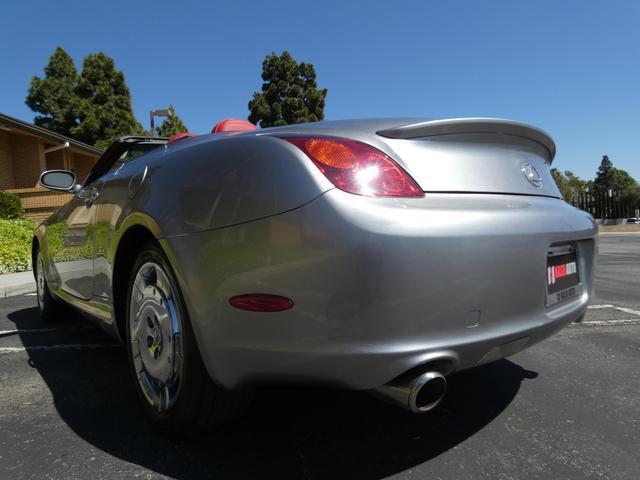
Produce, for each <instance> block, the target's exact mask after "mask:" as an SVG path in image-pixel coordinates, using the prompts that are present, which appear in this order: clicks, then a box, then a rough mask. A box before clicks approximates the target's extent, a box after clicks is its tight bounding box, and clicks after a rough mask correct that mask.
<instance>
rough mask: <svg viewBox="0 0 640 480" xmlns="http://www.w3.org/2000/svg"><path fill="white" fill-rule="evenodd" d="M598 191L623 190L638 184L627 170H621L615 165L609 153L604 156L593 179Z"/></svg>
mask: <svg viewBox="0 0 640 480" xmlns="http://www.w3.org/2000/svg"><path fill="white" fill-rule="evenodd" d="M593 183H594V186H595V188H596V190H597V191H600V192H607V191H609V190H613V191H614V192H622V191H623V190H625V189H627V188H629V187H632V186H634V185H636V184H637V182H636V181H635V180H634V178H633V177H632V176H631V175H629V174H628V173H627V172H626V171H624V170H620V169H618V168H616V167H614V166H613V162H612V161H611V160H609V157H608V156H607V155H603V156H602V161H601V162H600V166H599V167H598V173H597V174H596V178H595V180H594V181H593Z"/></svg>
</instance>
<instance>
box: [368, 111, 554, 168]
mask: <svg viewBox="0 0 640 480" xmlns="http://www.w3.org/2000/svg"><path fill="white" fill-rule="evenodd" d="M376 133H377V134H378V135H380V136H382V137H387V138H399V139H409V138H422V137H435V136H438V135H452V134H456V133H493V134H498V135H512V136H515V137H523V138H527V139H529V140H533V141H534V142H536V143H539V144H540V145H542V146H543V147H544V148H546V149H547V151H548V152H549V155H550V160H553V157H555V155H556V144H555V143H554V142H553V140H552V139H551V137H550V136H549V135H548V134H547V133H546V132H544V131H543V130H540V129H539V128H536V127H533V126H531V125H527V124H526V123H521V122H516V121H513V120H502V119H496V118H452V119H448V120H429V121H426V122H419V123H412V124H409V125H402V126H399V127H394V128H387V129H384V130H380V131H378V132H376Z"/></svg>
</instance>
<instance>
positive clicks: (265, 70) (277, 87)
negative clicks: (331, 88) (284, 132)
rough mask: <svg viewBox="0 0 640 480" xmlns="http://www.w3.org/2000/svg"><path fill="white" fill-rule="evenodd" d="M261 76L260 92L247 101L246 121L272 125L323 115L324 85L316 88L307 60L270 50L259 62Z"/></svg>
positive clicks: (306, 120)
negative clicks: (247, 113)
mask: <svg viewBox="0 0 640 480" xmlns="http://www.w3.org/2000/svg"><path fill="white" fill-rule="evenodd" d="M262 80H264V83H263V84H262V92H260V93H259V92H255V93H254V94H253V99H252V100H251V101H250V102H249V111H250V114H249V121H250V122H252V123H255V124H258V123H259V124H260V126H261V127H273V126H279V125H289V124H293V123H303V122H317V121H318V120H322V119H323V118H324V100H325V97H326V96H327V89H326V88H325V89H318V87H317V84H316V72H315V69H314V67H313V65H312V64H311V63H305V62H301V63H298V62H296V61H295V60H294V59H293V58H292V57H291V55H290V54H289V52H287V51H284V52H282V54H281V55H279V56H278V55H276V54H275V53H272V54H271V55H267V57H266V58H265V60H264V62H262Z"/></svg>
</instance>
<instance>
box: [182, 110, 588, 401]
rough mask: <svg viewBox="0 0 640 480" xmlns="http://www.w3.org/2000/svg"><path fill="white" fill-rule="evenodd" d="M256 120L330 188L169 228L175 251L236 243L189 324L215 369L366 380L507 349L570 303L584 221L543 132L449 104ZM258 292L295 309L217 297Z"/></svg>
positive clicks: (584, 289) (580, 281) (458, 364)
mask: <svg viewBox="0 0 640 480" xmlns="http://www.w3.org/2000/svg"><path fill="white" fill-rule="evenodd" d="M391 123H392V122H391ZM358 125H360V126H358ZM264 134H265V135H270V136H274V137H277V138H278V139H279V141H281V142H283V145H286V146H287V148H288V149H289V151H290V152H291V154H292V155H293V156H295V158H297V159H298V160H299V161H301V162H312V163H314V164H315V165H316V167H317V171H316V172H315V174H316V175H318V176H319V178H323V179H324V178H328V179H329V180H330V181H331V183H332V184H333V186H335V188H330V189H328V190H327V191H325V192H323V193H322V194H321V195H318V196H317V197H316V198H315V199H313V200H312V201H309V202H308V203H306V204H304V205H301V206H300V207H298V208H296V209H293V210H290V211H287V212H282V213H280V214H279V215H275V216H271V217H268V218H263V219H259V220H256V221H254V222H248V223H246V224H243V225H241V226H235V227H231V228H227V229H220V230H214V231H210V232H207V233H204V234H203V235H196V236H193V237H184V238H182V239H181V242H182V244H181V245H180V247H179V249H178V250H179V251H178V252H177V255H178V256H180V252H181V251H184V252H188V251H194V250H197V249H205V250H207V251H210V252H212V253H211V255H213V256H214V263H215V261H216V259H215V256H216V255H217V254H216V253H215V251H216V249H217V250H218V251H224V248H223V249H222V250H220V247H221V246H223V247H224V246H225V245H235V246H238V248H241V250H242V252H243V255H244V258H243V260H242V266H240V267H236V269H235V270H234V271H233V272H232V273H230V274H228V275H226V276H225V277H224V278H219V277H217V280H216V285H217V288H216V289H215V291H214V292H212V293H211V298H210V299H209V300H208V301H207V305H206V306H200V307H199V308H198V312H199V313H198V314H199V315H204V316H206V317H207V318H211V319H213V318H215V321H213V320H211V322H212V323H211V324H212V325H215V328H212V329H211V330H207V331H204V330H203V331H201V332H199V334H200V336H201V337H202V339H201V341H202V342H203V344H204V345H205V347H204V348H203V347H202V346H201V350H203V352H204V353H203V355H204V356H205V363H207V366H208V368H209V371H210V373H211V374H212V376H213V377H214V378H216V379H217V380H218V381H219V382H220V383H222V384H224V385H226V386H229V387H238V386H242V385H247V384H252V383H259V382H268V381H273V380H296V381H299V380H311V381H320V382H324V383H331V384H335V385H339V386H343V387H348V388H354V389H371V388H375V387H378V386H380V385H383V384H386V383H387V382H389V381H391V380H392V379H394V378H395V377H398V376H399V375H401V374H403V373H405V372H407V371H410V370H412V369H415V368H420V367H421V366H424V365H435V364H437V365H439V370H440V371H443V372H444V373H449V372H451V371H454V370H460V369H464V368H469V367H473V366H475V365H480V364H483V363H486V362H489V361H493V360H497V359H499V358H503V357H506V356H508V355H511V354H513V353H516V352H518V351H520V350H522V349H523V348H526V347H528V346H531V345H533V344H534V343H536V342H538V341H540V340H542V339H544V338H546V337H547V336H549V335H551V334H553V333H554V332H556V331H557V330H559V329H560V328H562V327H563V326H565V325H566V324H567V323H569V322H572V321H575V320H578V319H579V318H580V317H581V316H582V315H583V314H584V312H585V310H586V308H587V305H588V302H589V300H590V297H591V294H592V290H593V283H592V278H593V269H594V258H595V253H596V248H597V245H596V232H597V230H596V226H595V223H594V221H593V218H592V217H591V216H590V215H589V214H587V213H585V212H583V211H580V210H577V209H575V208H574V207H572V206H571V205H569V204H568V203H566V202H564V201H563V200H562V199H561V198H560V194H559V192H558V189H557V187H556V185H555V183H554V182H553V179H552V177H551V174H550V165H551V162H552V160H553V156H554V154H555V146H554V144H553V142H552V141H551V139H550V138H549V137H548V136H547V135H546V134H545V133H544V132H542V131H540V130H538V129H535V128H533V127H530V126H527V125H524V124H520V123H517V122H510V121H501V120H490V119H462V120H447V121H436V122H403V123H398V124H397V125H394V124H390V122H386V123H385V122H381V123H379V124H373V123H369V124H364V126H363V124H358V123H357V122H354V123H342V124H341V123H336V124H331V123H328V124H324V125H323V124H318V125H316V126H314V125H313V124H310V125H309V126H306V127H288V128H283V129H274V130H265V132H264ZM323 142H324V143H323ZM350 162H351V163H350ZM389 162H391V163H389ZM394 165H395V166H394ZM396 167H397V168H396ZM376 175H378V176H377V177H376ZM383 177H384V178H383ZM190 242H192V243H190ZM220 255H222V254H220ZM217 260H218V261H221V262H224V259H223V258H222V257H219V258H218V259H217ZM201 264H202V262H197V261H193V262H192V263H191V264H190V265H187V267H188V268H192V269H194V274H193V278H194V281H195V279H196V278H198V277H201V276H206V275H207V273H206V272H204V271H202V268H203V267H202V266H200V265H201ZM256 292H260V293H266V294H273V295H278V296H280V297H286V298H287V299H290V300H291V301H292V308H289V309H287V310H285V311H280V312H265V313H256V312H255V311H245V310H242V309H239V308H237V307H235V306H233V305H232V304H230V303H229V298H232V297H234V296H236V295H242V294H247V293H256Z"/></svg>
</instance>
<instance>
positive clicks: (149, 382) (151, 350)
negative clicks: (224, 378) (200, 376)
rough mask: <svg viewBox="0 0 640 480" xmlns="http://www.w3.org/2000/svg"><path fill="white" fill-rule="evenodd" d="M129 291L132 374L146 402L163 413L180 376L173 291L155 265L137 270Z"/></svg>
mask: <svg viewBox="0 0 640 480" xmlns="http://www.w3.org/2000/svg"><path fill="white" fill-rule="evenodd" d="M131 289H132V290H131V296H130V298H131V301H130V304H129V338H130V342H131V355H132V359H133V365H134V368H135V374H136V376H137V379H138V383H139V384H140V388H141V390H142V393H143V394H144V396H145V397H146V399H147V401H148V402H149V403H150V404H151V406H152V407H154V408H155V409H156V410H157V411H158V412H159V413H160V414H164V413H167V412H168V411H169V410H170V409H171V407H172V406H173V405H174V403H175V401H176V399H177V396H178V391H179V388H180V381H181V379H182V373H183V370H182V369H183V356H182V335H181V334H182V319H181V314H180V312H179V310H178V308H177V305H176V304H177V302H176V297H175V292H176V289H175V288H174V287H173V286H172V284H171V281H170V279H169V276H168V275H167V274H166V272H165V271H164V270H163V269H162V267H160V265H158V264H157V263H155V262H147V263H145V264H143V265H142V267H140V269H139V270H138V273H137V274H136V276H135V280H134V281H133V285H132V287H131Z"/></svg>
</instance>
